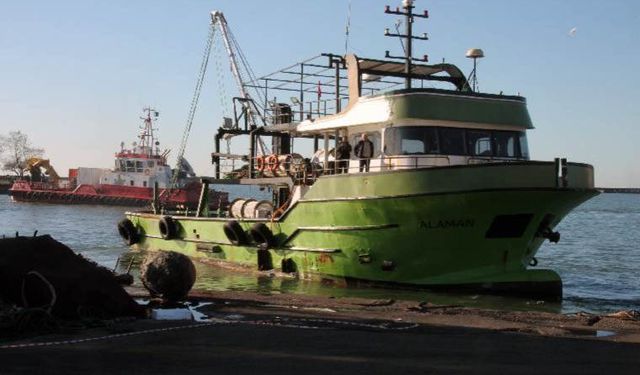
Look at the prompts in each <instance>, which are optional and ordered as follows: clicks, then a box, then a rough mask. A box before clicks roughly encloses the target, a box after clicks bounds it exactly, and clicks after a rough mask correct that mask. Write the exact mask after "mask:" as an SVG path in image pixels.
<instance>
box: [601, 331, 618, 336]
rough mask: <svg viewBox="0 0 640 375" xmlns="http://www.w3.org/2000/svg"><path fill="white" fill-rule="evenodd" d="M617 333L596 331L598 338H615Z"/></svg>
mask: <svg viewBox="0 0 640 375" xmlns="http://www.w3.org/2000/svg"><path fill="white" fill-rule="evenodd" d="M615 335H616V333H615V332H613V331H602V330H597V331H596V337H609V336H615Z"/></svg>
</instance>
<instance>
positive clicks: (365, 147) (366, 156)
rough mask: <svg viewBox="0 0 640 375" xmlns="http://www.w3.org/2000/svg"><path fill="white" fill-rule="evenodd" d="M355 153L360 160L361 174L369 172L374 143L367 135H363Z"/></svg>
mask: <svg viewBox="0 0 640 375" xmlns="http://www.w3.org/2000/svg"><path fill="white" fill-rule="evenodd" d="M354 153H355V154H356V156H357V157H358V159H360V172H362V171H363V170H364V171H365V172H369V162H370V161H371V158H372V157H373V142H371V141H370V140H369V137H367V134H365V133H362V136H361V137H360V142H358V144H357V145H356V148H355V150H354Z"/></svg>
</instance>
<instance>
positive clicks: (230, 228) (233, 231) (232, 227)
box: [223, 220, 249, 246]
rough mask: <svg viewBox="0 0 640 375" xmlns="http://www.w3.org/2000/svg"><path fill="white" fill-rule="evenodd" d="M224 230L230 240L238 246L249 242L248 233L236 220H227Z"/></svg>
mask: <svg viewBox="0 0 640 375" xmlns="http://www.w3.org/2000/svg"><path fill="white" fill-rule="evenodd" d="M223 230H224V234H225V236H227V239H228V240H229V242H231V243H232V244H234V245H236V246H239V245H246V244H247V243H248V242H249V241H248V238H247V234H246V233H245V232H244V230H243V229H242V227H241V226H240V223H238V222H237V221H236V220H231V221H229V222H226V223H225V224H224V226H223Z"/></svg>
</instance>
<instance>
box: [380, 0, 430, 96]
mask: <svg viewBox="0 0 640 375" xmlns="http://www.w3.org/2000/svg"><path fill="white" fill-rule="evenodd" d="M402 8H403V9H404V10H403V11H401V10H400V8H399V7H396V10H391V8H390V7H389V6H388V5H387V6H386V7H385V8H384V12H385V13H386V14H398V15H402V16H404V23H405V33H404V34H400V33H397V34H393V33H390V32H389V29H388V28H387V29H385V30H384V35H385V36H391V37H398V38H403V39H404V44H403V48H404V49H405V50H404V56H391V55H390V54H389V51H385V57H386V58H391V59H401V60H404V73H405V74H406V78H405V88H407V89H410V88H411V63H412V62H413V61H420V62H427V61H429V58H428V56H427V55H424V56H423V57H422V58H421V59H420V58H414V57H413V55H412V41H413V39H418V40H429V38H428V37H427V34H426V33H423V34H422V35H421V36H413V33H412V32H413V31H412V26H413V18H414V17H418V18H429V12H428V11H426V10H425V11H424V12H423V13H422V14H415V13H413V8H415V7H414V6H413V0H402Z"/></svg>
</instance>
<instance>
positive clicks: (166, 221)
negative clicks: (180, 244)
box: [158, 216, 178, 240]
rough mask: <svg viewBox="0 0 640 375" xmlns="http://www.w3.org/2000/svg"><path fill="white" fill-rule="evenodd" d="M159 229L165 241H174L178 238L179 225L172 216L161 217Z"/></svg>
mask: <svg viewBox="0 0 640 375" xmlns="http://www.w3.org/2000/svg"><path fill="white" fill-rule="evenodd" d="M158 229H159V230H160V235H161V236H162V238H163V239H165V240H172V239H174V238H176V235H177V234H178V225H177V223H176V221H175V220H173V218H172V217H171V216H163V217H161V218H160V221H159V222H158Z"/></svg>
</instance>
